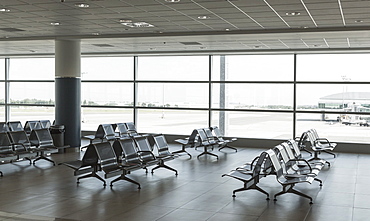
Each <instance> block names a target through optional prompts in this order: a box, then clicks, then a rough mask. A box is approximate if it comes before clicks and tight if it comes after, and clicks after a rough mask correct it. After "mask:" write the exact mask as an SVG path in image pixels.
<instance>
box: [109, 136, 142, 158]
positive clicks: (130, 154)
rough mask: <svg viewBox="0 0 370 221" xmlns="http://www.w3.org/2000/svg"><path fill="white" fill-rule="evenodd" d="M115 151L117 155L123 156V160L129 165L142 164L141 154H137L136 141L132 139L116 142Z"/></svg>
mask: <svg viewBox="0 0 370 221" xmlns="http://www.w3.org/2000/svg"><path fill="white" fill-rule="evenodd" d="M113 149H114V151H115V153H116V155H117V153H118V154H120V155H123V157H122V158H123V160H124V161H125V162H126V163H127V164H138V163H141V160H140V157H139V154H138V152H137V148H136V144H135V141H134V140H133V139H131V138H127V139H119V140H115V141H114V143H113Z"/></svg>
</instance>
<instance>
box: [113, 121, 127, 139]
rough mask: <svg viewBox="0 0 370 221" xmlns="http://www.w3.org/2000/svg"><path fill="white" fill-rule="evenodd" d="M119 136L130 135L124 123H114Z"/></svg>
mask: <svg viewBox="0 0 370 221" xmlns="http://www.w3.org/2000/svg"><path fill="white" fill-rule="evenodd" d="M116 125H117V130H118V134H119V137H120V138H126V137H130V136H129V133H128V130H127V127H126V124H125V123H116Z"/></svg>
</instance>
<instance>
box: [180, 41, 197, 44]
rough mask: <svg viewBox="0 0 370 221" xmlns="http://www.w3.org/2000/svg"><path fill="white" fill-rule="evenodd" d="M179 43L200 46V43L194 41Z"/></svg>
mask: <svg viewBox="0 0 370 221" xmlns="http://www.w3.org/2000/svg"><path fill="white" fill-rule="evenodd" d="M180 43H181V44H183V45H202V44H201V43H199V42H195V41H186V42H180Z"/></svg>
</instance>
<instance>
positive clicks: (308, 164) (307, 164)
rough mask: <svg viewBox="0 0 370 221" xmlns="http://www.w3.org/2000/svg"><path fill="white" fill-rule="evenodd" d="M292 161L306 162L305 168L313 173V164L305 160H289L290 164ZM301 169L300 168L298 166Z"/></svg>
mask: <svg viewBox="0 0 370 221" xmlns="http://www.w3.org/2000/svg"><path fill="white" fill-rule="evenodd" d="M292 161H295V162H304V163H305V164H306V165H305V166H308V167H309V168H310V169H309V170H310V171H312V167H311V164H310V163H309V162H308V161H307V160H305V159H294V160H289V162H292ZM298 167H299V166H298Z"/></svg>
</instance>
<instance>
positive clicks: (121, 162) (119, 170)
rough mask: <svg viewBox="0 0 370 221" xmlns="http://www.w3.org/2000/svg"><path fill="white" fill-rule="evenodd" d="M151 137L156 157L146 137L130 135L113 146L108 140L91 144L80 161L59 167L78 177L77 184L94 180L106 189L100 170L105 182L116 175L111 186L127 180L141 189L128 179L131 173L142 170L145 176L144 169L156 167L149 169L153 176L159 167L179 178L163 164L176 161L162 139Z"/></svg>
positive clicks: (160, 137)
mask: <svg viewBox="0 0 370 221" xmlns="http://www.w3.org/2000/svg"><path fill="white" fill-rule="evenodd" d="M153 138H154V141H155V144H156V145H155V146H156V147H157V152H156V154H155V152H154V151H153V150H152V148H151V146H150V144H149V142H148V137H145V136H133V137H125V138H121V139H115V140H114V142H113V144H112V142H109V141H104V142H100V143H91V144H90V145H88V147H87V149H86V152H85V153H84V155H83V157H82V159H81V160H75V161H68V162H64V163H61V164H62V165H65V166H67V167H70V168H72V169H73V170H74V175H75V176H79V177H78V178H77V183H80V179H84V178H88V177H95V178H97V179H99V180H101V181H102V182H103V185H104V186H106V181H105V180H104V179H103V178H102V177H100V176H99V175H98V172H99V171H103V172H104V178H105V179H108V178H111V177H114V176H118V177H117V178H116V179H114V180H112V181H111V182H110V186H113V183H114V182H117V181H119V180H126V181H128V182H131V183H134V184H136V185H138V188H139V189H140V188H141V185H140V183H138V182H137V181H134V180H132V179H131V178H129V177H127V175H128V174H129V173H130V172H131V171H133V170H137V169H145V171H146V173H148V169H147V167H149V166H153V165H156V166H155V167H154V168H152V170H151V173H154V170H156V169H158V168H166V169H169V170H172V171H174V172H175V175H178V172H177V170H175V169H174V168H172V167H169V166H168V165H166V164H165V161H168V160H173V159H175V156H174V155H173V154H172V153H170V151H169V146H168V144H167V141H166V139H165V137H164V136H163V135H155V136H154V137H153ZM81 175H82V176H81Z"/></svg>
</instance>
